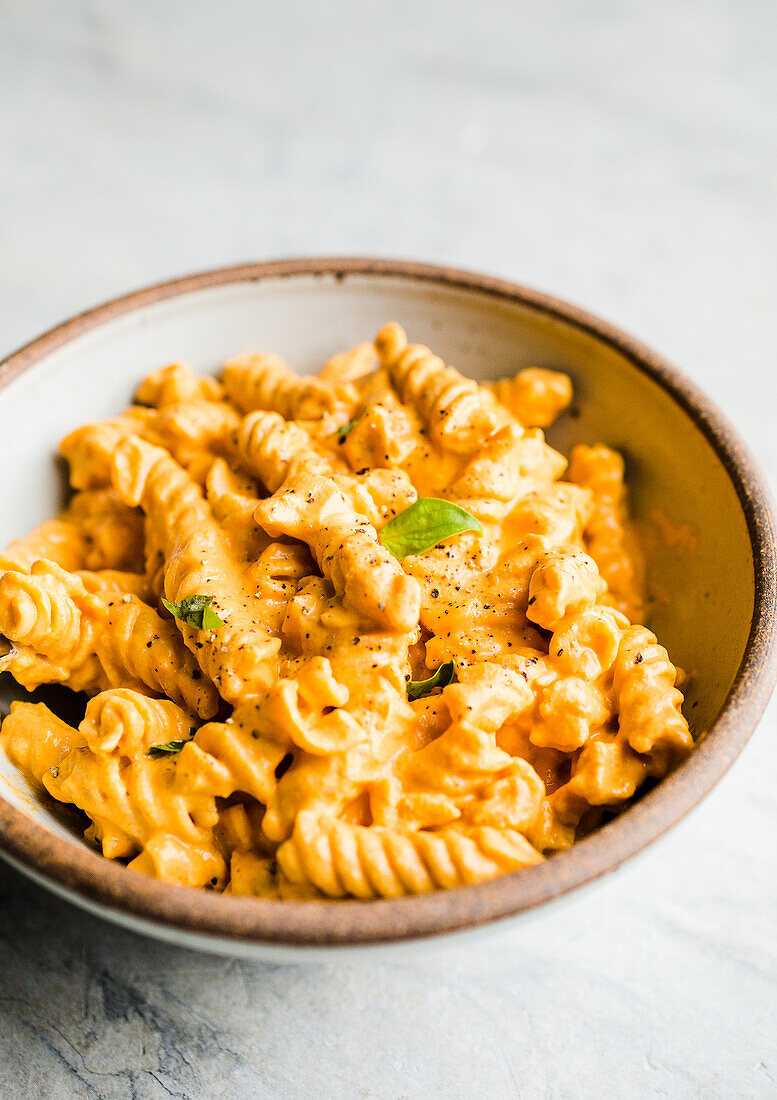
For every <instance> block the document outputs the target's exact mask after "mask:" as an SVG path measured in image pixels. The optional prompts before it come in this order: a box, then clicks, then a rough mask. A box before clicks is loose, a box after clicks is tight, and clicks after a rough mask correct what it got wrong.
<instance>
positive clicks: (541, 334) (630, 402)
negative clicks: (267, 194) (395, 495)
mask: <svg viewBox="0 0 777 1100" xmlns="http://www.w3.org/2000/svg"><path fill="white" fill-rule="evenodd" d="M390 319H395V320H398V321H400V323H402V324H403V325H404V326H405V328H406V329H407V331H408V334H409V336H410V339H411V340H413V341H419V342H424V343H428V344H430V345H431V346H432V347H433V348H434V349H435V351H437V352H438V353H439V354H441V355H442V356H443V357H444V358H445V359H446V360H447V361H449V362H452V363H454V364H455V365H456V366H457V367H459V368H460V369H461V370H462V371H463V372H464V373H465V374H469V375H471V376H473V377H476V378H480V379H484V378H494V377H498V376H500V375H508V374H513V373H514V372H515V371H516V370H519V369H520V368H522V367H524V366H527V365H541V366H547V367H556V368H559V369H562V370H566V371H568V372H569V373H570V374H571V375H572V377H573V380H574V384H575V394H576V396H575V401H574V404H573V411H572V414H571V415H569V414H568V415H565V416H564V418H563V419H562V420H561V421H560V422H559V424H558V425H557V426H555V427H554V429H553V430H552V431H551V433H550V438H551V442H553V443H554V444H555V445H558V446H560V447H561V448H562V449H563V450H564V451H565V452H566V451H567V450H568V447H569V445H570V444H571V443H574V442H578V441H583V442H589V443H591V442H596V441H603V442H606V443H608V444H611V445H613V446H615V447H617V448H619V449H622V450H623V451H624V453H625V455H626V458H627V462H628V470H629V482H630V485H631V487H632V501H633V506H634V509H635V511H636V513H637V515H638V516H639V517H640V518H641V519H642V520H643V521H644V523H645V525H646V528H647V530H648V532H649V534H650V536H651V538H650V542H651V546H652V549H651V553H650V570H649V576H650V582H651V584H650V587H651V592H652V595H653V596H654V597H655V599H654V612H653V624H654V626H655V628H656V630H657V631H658V633H659V635H660V638H661V641H662V642H663V643H664V644H665V645H666V646H667V648H668V649H669V652H670V655H671V656H672V657H673V659H674V660H675V661H676V662H677V663H679V664H681V665H682V666H683V667H684V668H685V669H686V670H688V671H691V672H693V674H694V675H693V677H692V681H691V686H690V689H689V698H688V716H689V718H690V719H691V721H692V723H693V725H694V728H695V729H696V730H697V731H702V730H706V729H707V728H708V727H709V725H710V724H711V723H712V722H713V721H714V719H715V717H716V716H717V714H718V712H719V710H720V708H721V706H722V704H723V703H724V701H725V699H726V695H727V693H728V691H729V688H730V686H731V683H732V681H733V679H734V677H735V674H736V673H737V669H738V667H739V665H740V662H741V660H742V656H743V653H744V651H745V646H746V644H747V639H748V632H749V628H750V623H751V619H752V612H753V604H754V571H753V561H752V553H751V543H750V538H749V535H748V530H747V525H746V522H745V518H744V515H743V511H742V506H741V504H740V502H739V499H738V497H737V493H736V491H735V489H734V486H733V485H732V482H731V480H730V478H729V476H728V474H727V472H726V470H725V468H724V466H723V464H722V463H721V461H720V459H719V458H718V456H717V455H716V453H715V451H714V450H713V447H712V446H711V445H710V443H709V442H708V441H707V439H706V438H705V436H704V433H703V432H702V431H701V430H700V429H699V427H698V426H697V424H696V423H695V421H694V420H693V419H692V417H691V416H690V415H689V414H688V413H687V412H686V411H684V409H683V408H682V407H681V405H680V404H678V403H677V402H676V401H675V400H674V399H673V398H672V397H670V396H669V395H668V394H667V393H666V392H665V391H664V389H663V388H662V387H661V386H660V385H659V384H658V383H657V382H656V381H654V380H653V379H652V378H650V377H649V376H648V375H647V374H645V373H643V372H642V371H641V370H640V369H638V368H637V367H636V366H635V365H634V364H633V363H632V362H631V361H630V359H629V358H628V356H626V355H624V354H622V353H621V352H620V351H619V350H618V349H617V348H616V347H614V346H611V345H610V344H608V343H606V342H603V341H602V340H601V339H600V338H599V337H597V336H596V335H595V334H592V333H591V332H588V331H586V330H585V328H583V327H580V326H578V325H576V324H574V323H573V322H571V321H567V320H565V319H564V318H561V317H558V316H554V315H552V314H550V313H548V312H546V311H545V310H543V308H541V307H540V306H535V305H533V304H530V303H524V302H514V301H509V300H506V299H503V298H500V297H498V296H494V295H493V294H488V293H484V292H483V291H481V290H479V289H473V288H470V287H467V286H465V285H444V284H439V283H436V282H434V281H430V280H429V279H428V278H412V277H409V276H407V275H399V276H398V275H396V274H385V275H376V274H371V275H368V274H359V273H358V272H357V273H350V274H348V275H347V276H346V277H345V278H337V277H335V276H333V275H332V274H326V273H325V274H316V275H312V274H302V275H294V276H293V277H291V278H290V277H284V278H271V279H267V280H263V281H254V280H250V279H246V280H245V281H238V282H230V283H227V285H214V286H209V287H205V288H203V289H197V290H194V291H190V292H187V293H183V294H181V295H178V296H173V297H163V298H162V299H161V300H156V301H152V302H151V303H150V304H147V305H143V306H142V307H141V308H137V309H134V310H133V311H132V312H129V313H123V314H119V315H118V316H112V317H110V318H109V319H108V320H107V321H104V322H102V323H100V324H99V325H98V326H97V327H96V328H93V329H91V330H89V331H85V332H84V333H83V334H81V335H78V336H77V337H76V338H75V339H72V340H70V341H69V342H67V343H65V344H63V345H62V346H60V347H56V348H55V349H54V350H53V351H51V352H50V353H49V354H47V355H46V356H44V358H43V359H42V360H41V361H40V362H38V363H36V364H35V366H34V367H33V368H32V369H31V370H29V371H26V372H22V373H20V374H19V375H18V376H16V377H14V378H12V379H11V380H10V381H9V382H8V384H7V385H6V386H5V387H4V388H2V391H1V392H0V427H1V428H2V430H3V433H4V439H5V443H6V454H7V455H9V456H11V457H10V460H9V465H7V468H6V469H7V476H6V477H5V478H4V479H3V483H2V488H0V502H1V503H2V508H0V542H1V543H3V544H5V543H7V542H8V541H9V540H10V539H11V538H12V537H15V536H17V535H20V534H22V533H24V532H26V531H28V530H29V529H30V528H31V527H33V526H34V525H35V524H37V523H39V522H40V521H41V520H43V519H45V518H47V517H49V516H51V515H52V514H53V513H54V512H55V511H56V509H57V508H58V507H59V506H60V504H61V502H62V499H63V493H64V478H63V476H62V470H61V468H59V467H58V464H57V463H56V461H55V457H54V450H55V444H56V442H57V441H58V440H59V439H60V438H61V437H62V436H63V435H64V434H66V433H67V432H68V431H69V430H71V429H72V428H74V427H75V426H77V425H79V424H81V423H84V422H85V421H89V420H92V419H95V418H100V417H105V416H111V415H113V414H115V413H116V412H117V411H118V410H120V409H121V408H123V407H124V406H125V405H126V404H127V403H128V402H129V400H130V398H131V395H132V392H133V390H134V388H135V386H136V384H137V382H138V381H139V379H140V378H142V377H143V376H144V375H145V374H146V373H148V372H149V371H151V370H153V369H155V368H157V367H159V366H160V365H163V364H165V363H167V362H170V361H172V360H175V359H182V360H185V361H187V362H189V363H190V364H191V365H192V366H193V367H194V368H195V369H196V370H198V371H201V372H214V371H216V370H218V368H219V366H220V365H221V364H222V363H223V361H224V360H225V359H226V358H228V357H229V356H231V355H234V354H237V353H239V352H241V351H245V350H249V349H263V350H272V351H278V352H280V353H281V354H283V355H284V356H285V357H286V359H287V361H288V362H289V363H290V365H292V366H293V367H294V368H296V369H298V370H299V371H300V372H302V373H304V372H307V371H312V370H315V369H316V368H317V367H318V366H319V365H320V364H321V363H322V362H323V361H324V360H325V359H326V358H327V357H328V356H329V355H331V354H332V353H334V352H335V351H338V350H341V349H342V348H344V347H347V346H349V345H351V344H354V343H357V342H359V341H362V340H365V339H370V338H371V337H372V336H373V335H374V334H375V332H376V331H377V330H378V328H379V327H380V326H381V325H382V324H384V323H385V322H386V321H387V320H390ZM2 385H3V377H2V375H0V386H2ZM9 467H10V468H9ZM656 509H661V512H662V515H663V517H665V520H668V521H669V524H668V525H667V523H666V522H662V523H661V524H659V525H656V523H655V513H656ZM682 524H688V525H689V527H688V529H687V530H686V533H685V538H684V539H680V540H679V543H680V544H679V545H672V543H673V542H674V539H673V538H672V531H673V530H678V531H679V532H680V533H682V532H683V530H685V529H684V528H682V527H681V525H682ZM667 531H669V538H667V537H666V533H667ZM689 542H690V543H691V544H694V543H695V546H693V545H691V547H690V549H689V545H688V544H689ZM6 679H7V678H6V677H2V678H0V687H1V688H2V693H0V700H2V701H3V702H4V703H7V700H8V699H9V698H10V697H11V694H14V695H18V691H14V692H12V690H11V688H10V685H8V684H7V683H5V682H4V681H6ZM707 747H709V748H710V749H711V746H705V748H707ZM731 755H732V757H733V755H734V753H732V754H731ZM729 762H730V761H729ZM708 766H709V765H705V767H708ZM679 780H680V775H679V773H678V775H676V776H673V777H672V779H671V780H670V781H669V786H671V787H675V785H676V783H677V782H679ZM0 793H2V795H3V797H5V798H6V799H7V800H8V801H9V802H10V803H12V804H13V805H14V806H16V807H18V808H19V809H20V810H21V811H22V812H23V813H25V814H27V815H29V816H31V817H33V818H34V819H35V820H36V821H37V822H39V823H40V824H42V825H45V826H46V827H48V828H49V829H51V830H53V831H54V832H56V833H57V834H58V835H60V836H62V837H67V838H68V839H71V838H72V835H73V834H72V832H70V831H69V829H68V827H67V825H66V824H64V823H63V822H62V821H61V820H60V819H59V818H57V817H55V816H53V815H52V814H51V813H50V812H49V810H48V809H47V808H46V806H45V805H44V804H42V803H41V801H40V800H39V798H38V796H37V795H36V794H35V793H34V792H32V791H30V790H29V788H28V786H27V784H26V782H25V781H24V779H23V778H22V777H21V776H20V775H19V773H18V772H17V771H16V769H14V768H13V767H12V766H11V765H10V763H9V762H8V761H7V760H5V758H4V757H2V756H0ZM650 801H651V799H650V798H648V799H647V800H646V802H650ZM644 810H645V812H644V814H642V815H641V816H642V818H643V819H644V820H645V821H646V822H647V820H648V819H649V818H650V816H651V813H652V812H653V811H652V809H651V810H649V809H648V807H647V806H645V807H644ZM609 831H610V830H609V829H605V830H603V833H609ZM657 832H660V829H657V830H654V835H657ZM613 835H614V834H613ZM596 843H598V841H597V839H596V838H591V840H590V841H587V842H586V843H585V844H584V845H582V846H581V847H583V848H584V847H589V848H591V849H593V847H594V845H595V844H596ZM629 843H630V842H629ZM627 846H628V845H627V844H626V841H625V840H624V853H625V848H626V847H627ZM571 854H572V853H570V855H571ZM578 854H579V856H580V857H581V858H583V853H582V851H581V852H580V853H578ZM591 858H593V855H591ZM553 862H554V863H555V862H556V861H553ZM559 862H562V861H559ZM615 862H617V860H616V861H615ZM549 870H550V868H549V867H546V868H544V869H543V870H542V872H541V873H538V874H537V876H536V880H537V882H539V881H540V879H541V878H542V879H543V881H544V880H545V879H546V878H547V872H549ZM523 874H527V872H523ZM132 877H134V876H132ZM563 888H564V887H563V886H562V887H560V889H563ZM499 889H500V890H501V887H500V888H499ZM186 893H187V894H188V893H190V892H188V891H187V892H186ZM549 894H553V890H550V891H549ZM439 900H440V899H437V900H434V901H433V900H432V899H427V903H426V904H427V905H428V906H429V907H432V908H435V909H439ZM171 904H172V903H171ZM254 904H257V903H254ZM381 904H382V903H381ZM385 904H387V905H389V904H393V903H385ZM463 904H464V902H463V901H462V905H463ZM474 908H475V909H477V906H475V907H474ZM473 911H474V910H473ZM245 919H247V920H249V922H250V918H244V920H245ZM411 924H412V922H411V921H410V922H409V923H408V929H410V927H411ZM452 926H455V922H454V923H453V924H452Z"/></svg>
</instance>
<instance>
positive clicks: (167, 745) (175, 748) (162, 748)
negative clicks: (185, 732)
mask: <svg viewBox="0 0 777 1100" xmlns="http://www.w3.org/2000/svg"><path fill="white" fill-rule="evenodd" d="M190 740H191V738H187V739H186V741H164V742H163V743H162V744H161V745H152V746H151V748H150V749H149V750H148V752H147V753H146V756H154V757H157V756H171V755H173V754H174V753H176V752H180V751H181V749H182V748H183V747H184V745H187V744H188V743H189V741H190Z"/></svg>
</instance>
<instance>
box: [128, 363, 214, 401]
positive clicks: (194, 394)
mask: <svg viewBox="0 0 777 1100" xmlns="http://www.w3.org/2000/svg"><path fill="white" fill-rule="evenodd" d="M221 398H222V390H221V386H220V385H219V383H218V382H217V381H216V379H215V378H199V377H197V375H195V374H194V373H193V371H192V369H191V367H189V366H187V364H186V363H169V364H168V365H167V366H166V367H162V368H160V370H157V371H154V372H153V373H152V374H149V375H148V376H147V377H146V378H144V379H143V381H142V382H141V383H140V385H139V386H138V388H137V390H136V391H135V401H136V402H137V404H138V405H150V406H152V407H153V408H156V409H162V408H164V407H165V406H166V405H178V404H180V402H182V401H220V400H221Z"/></svg>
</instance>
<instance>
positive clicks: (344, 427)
mask: <svg viewBox="0 0 777 1100" xmlns="http://www.w3.org/2000/svg"><path fill="white" fill-rule="evenodd" d="M358 419H359V418H358V417H355V418H354V419H353V420H349V421H348V423H347V424H341V425H340V427H339V428H338V429H337V435H338V436H339V438H340V439H345V437H346V436H347V435H348V433H349V432H350V431H353V429H354V428H355V427H356V421H357V420H358Z"/></svg>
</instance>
